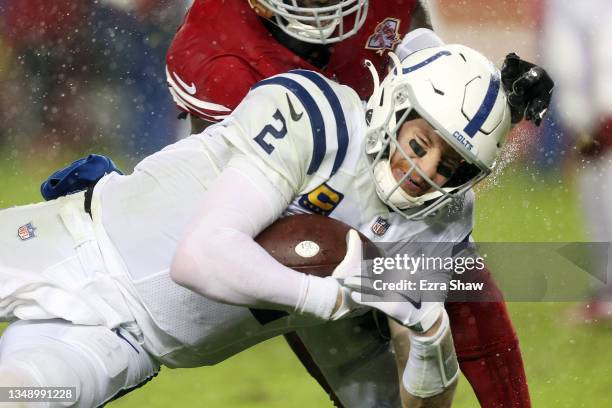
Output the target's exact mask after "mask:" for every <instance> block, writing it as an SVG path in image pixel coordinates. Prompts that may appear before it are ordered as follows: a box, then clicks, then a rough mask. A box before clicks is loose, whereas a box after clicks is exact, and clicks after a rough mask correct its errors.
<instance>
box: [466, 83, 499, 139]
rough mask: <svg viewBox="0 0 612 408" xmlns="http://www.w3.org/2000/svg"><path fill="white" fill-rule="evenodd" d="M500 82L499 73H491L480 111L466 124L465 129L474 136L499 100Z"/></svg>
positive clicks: (469, 134)
mask: <svg viewBox="0 0 612 408" xmlns="http://www.w3.org/2000/svg"><path fill="white" fill-rule="evenodd" d="M499 88H500V82H499V77H498V76H497V75H491V79H490V80H489V88H488V89H487V93H486V94H485V97H484V100H483V101H482V104H481V105H480V108H478V111H477V112H476V114H475V115H474V117H473V118H472V120H470V121H469V122H468V124H467V125H465V128H463V131H464V132H465V133H466V134H467V135H468V136H469V137H474V135H475V134H476V132H478V130H480V128H481V127H482V125H483V124H484V123H485V121H486V120H487V118H488V117H489V114H490V113H491V111H492V110H493V106H495V101H496V100H497V94H498V93H499Z"/></svg>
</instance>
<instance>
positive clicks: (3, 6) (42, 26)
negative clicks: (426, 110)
mask: <svg viewBox="0 0 612 408" xmlns="http://www.w3.org/2000/svg"><path fill="white" fill-rule="evenodd" d="M545 3H546V1H545V0H539V1H535V0H534V1H529V0H461V1H456V0H430V1H429V4H430V7H431V8H432V13H433V23H434V27H435V28H436V29H437V30H438V32H439V33H440V34H441V36H442V38H443V39H444V40H446V41H447V42H461V43H464V44H467V45H470V46H473V47H475V48H477V49H480V50H482V51H483V52H484V53H485V54H487V55H488V56H489V57H490V58H492V59H493V60H494V61H497V62H499V63H501V61H502V60H503V57H504V55H505V54H506V53H507V52H509V51H515V52H517V53H518V54H519V55H521V56H522V57H524V58H526V59H529V60H533V61H536V62H541V60H540V56H541V55H540V51H539V49H540V48H539V47H540V43H539V38H540V36H539V33H540V26H541V20H542V16H543V10H544V7H545ZM579 3H580V2H576V7H578V4H579ZM188 4H189V1H180V0H174V1H172V0H159V1H155V0H133V1H132V0H99V1H89V0H0V176H1V177H0V208H4V207H9V206H12V205H17V204H25V203H29V202H34V201H39V200H40V199H41V198H40V194H39V192H38V189H39V186H40V183H41V182H42V181H43V180H44V179H45V178H46V177H47V176H48V175H49V174H50V173H51V172H52V171H53V170H55V169H57V168H59V167H61V166H63V165H65V164H66V163H68V162H71V161H73V160H75V159H76V158H78V157H82V156H84V155H85V154H88V153H94V152H95V153H103V154H108V155H111V156H112V157H113V158H114V159H115V160H116V162H117V163H118V164H119V165H120V167H121V168H123V169H125V170H127V171H129V170H130V169H131V168H132V167H133V165H134V164H135V163H136V162H137V161H138V160H139V159H141V158H142V157H144V156H146V155H147V154H150V153H152V152H154V151H156V150H158V149H159V148H160V147H162V146H164V145H165V144H168V143H171V142H172V141H174V140H176V139H177V138H179V137H183V136H185V135H186V134H187V126H186V124H185V123H181V121H179V120H177V119H176V114H177V113H178V112H177V110H176V108H175V107H174V105H173V104H172V102H171V99H170V97H169V95H168V93H167V90H166V86H165V79H164V64H163V57H164V55H165V50H166V48H167V46H168V44H169V42H170V40H171V38H172V35H173V33H174V30H175V28H176V27H177V25H178V24H179V23H180V20H181V18H182V16H183V14H184V12H185V10H186V8H187V7H188ZM183 122H184V121H183ZM573 150H574V149H573V147H572V143H571V141H570V140H569V138H568V137H566V136H565V135H564V134H563V132H561V131H560V130H559V126H558V125H557V124H556V123H555V121H554V118H553V117H551V118H549V120H547V122H546V123H545V125H544V126H543V127H542V129H536V128H534V127H532V126H530V125H520V126H519V127H517V128H516V129H515V130H514V132H513V134H512V135H511V138H510V141H509V143H508V146H507V147H506V153H505V154H504V157H503V159H502V160H501V166H500V168H501V169H500V171H498V172H497V173H496V174H495V175H494V177H492V178H491V179H490V180H488V181H487V182H486V184H485V185H483V186H482V187H480V188H479V190H478V202H477V228H476V230H475V237H476V239H477V240H479V241H483V242H575V241H584V240H586V231H585V230H584V228H583V222H582V216H581V211H580V208H579V199H578V196H577V193H576V186H575V185H576V169H577V166H576V160H573V159H574V157H575V152H574V151H573ZM502 170H503V171H502ZM573 307H575V304H573V303H511V304H509V309H510V312H511V314H512V318H513V321H514V323H515V325H516V329H517V332H518V335H519V338H520V341H521V346H522V350H523V356H524V360H525V365H526V370H527V376H528V380H529V387H530V391H531V395H532V400H533V405H534V406H535V407H608V406H612V381H611V380H610V378H612V375H611V374H612V373H611V371H612V364H610V360H612V352H611V351H610V346H609V345H610V344H612V343H611V342H612V330H609V329H608V328H607V327H605V326H603V325H584V324H583V325H579V326H576V325H575V324H572V323H570V322H569V320H568V318H567V314H568V311H569V310H571V309H572V308H573ZM330 405H331V404H330V403H329V402H328V401H327V398H326V396H325V395H323V393H322V391H321V390H320V389H319V387H318V386H317V385H316V383H315V382H314V380H312V379H311V378H310V377H309V376H308V375H307V374H306V373H305V371H304V370H303V369H302V368H301V366H300V365H299V363H298V361H297V359H296V358H295V357H293V356H292V354H291V352H290V351H289V349H288V347H287V346H286V345H285V344H284V342H283V341H282V340H281V339H274V340H272V341H269V342H266V343H264V344H261V345H259V346H257V347H255V348H253V349H251V350H248V351H246V352H244V353H242V354H240V355H238V356H236V357H234V358H232V359H230V360H228V361H226V362H224V363H222V364H220V365H218V366H215V367H205V368H199V369H184V370H170V369H167V368H164V369H162V371H161V373H160V375H159V377H158V378H156V379H155V380H154V381H153V382H152V383H150V384H147V385H146V386H144V387H143V388H142V389H140V390H137V391H135V392H133V393H131V394H129V395H128V396H127V397H125V398H123V399H121V400H119V401H117V402H114V403H112V404H110V405H109V406H112V407H135V406H148V407H167V406H205V407H236V408H247V407H248V408H250V407H253V408H255V407H286V406H297V407H305V406H308V407H325V406H330ZM454 406H456V407H461V408H468V407H476V406H478V404H477V402H476V400H475V398H474V397H473V394H472V391H471V389H470V388H469V385H468V384H467V382H466V381H465V379H462V381H461V383H460V386H459V391H458V395H457V398H456V403H455V405H454Z"/></svg>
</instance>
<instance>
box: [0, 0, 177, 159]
mask: <svg viewBox="0 0 612 408" xmlns="http://www.w3.org/2000/svg"><path fill="white" fill-rule="evenodd" d="M180 4H181V2H178V4H177V2H176V1H170V0H166V1H152V0H135V1H133V0H112V1H110V0H106V1H101V2H92V1H89V0H51V1H49V0H0V15H1V16H2V23H1V27H0V34H1V36H2V38H1V39H0V49H1V50H2V52H0V64H2V65H0V66H2V67H5V69H3V70H2V71H0V112H1V113H0V120H1V123H2V125H0V145H2V144H3V143H4V144H8V145H9V146H11V147H14V148H17V149H23V148H25V147H28V146H30V145H33V146H35V148H36V147H39V148H44V149H47V148H48V147H49V146H52V147H56V148H59V147H64V148H73V147H78V148H79V149H81V150H82V149H83V148H90V147H93V146H95V147H96V148H97V149H98V150H100V149H102V150H107V148H109V147H110V148H113V147H114V148H119V149H122V150H124V151H127V152H128V153H129V154H131V155H133V156H134V159H137V158H139V157H142V156H144V155H147V154H149V153H151V152H153V151H156V150H159V149H160V148H161V147H162V146H164V145H166V144H168V143H171V142H173V141H174V139H175V137H174V135H175V133H176V132H175V127H176V124H177V122H176V120H175V116H176V112H175V109H174V106H173V104H172V103H171V99H170V97H169V96H168V92H167V90H166V84H165V74H164V56H165V52H166V49H167V48H168V44H169V42H170V40H171V38H172V36H173V34H174V31H175V29H176V27H177V26H178V23H179V21H180V19H181V18H182V16H183V14H184V12H185V7H182V6H181V5H180ZM118 6H121V8H119V7H118ZM3 54H4V55H6V57H5V58H4V59H3V60H2V55H3Z"/></svg>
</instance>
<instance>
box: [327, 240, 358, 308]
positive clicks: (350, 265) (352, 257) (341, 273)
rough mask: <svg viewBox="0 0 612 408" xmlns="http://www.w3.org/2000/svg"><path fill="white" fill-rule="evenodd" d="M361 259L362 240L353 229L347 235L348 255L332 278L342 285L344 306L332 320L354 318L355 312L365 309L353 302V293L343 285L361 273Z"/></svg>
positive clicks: (335, 270)
mask: <svg viewBox="0 0 612 408" xmlns="http://www.w3.org/2000/svg"><path fill="white" fill-rule="evenodd" d="M361 258H362V249H361V239H359V234H358V233H357V231H355V230H354V229H351V230H349V232H348V233H347V234H346V255H345V256H344V259H343V260H342V262H340V263H339V264H338V266H336V268H335V269H334V272H333V273H332V278H335V279H336V280H337V281H338V282H339V283H340V293H341V295H342V304H341V305H340V307H339V308H338V310H336V312H335V313H333V314H332V316H331V320H338V319H342V318H344V317H347V316H349V315H351V316H353V315H354V314H355V313H353V312H356V311H358V310H363V309H364V308H363V307H361V306H360V305H359V304H358V303H356V302H354V301H353V299H352V298H351V291H350V290H349V289H348V288H347V287H345V286H344V285H343V282H344V280H345V279H346V278H348V277H350V276H353V275H354V274H359V273H361Z"/></svg>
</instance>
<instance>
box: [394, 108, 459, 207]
mask: <svg viewBox="0 0 612 408" xmlns="http://www.w3.org/2000/svg"><path fill="white" fill-rule="evenodd" d="M398 142H399V145H400V146H401V148H402V149H403V150H404V152H406V154H407V155H408V157H410V159H412V161H413V162H414V163H416V165H417V166H418V167H419V168H420V169H421V171H422V172H423V173H425V175H427V177H429V178H430V179H431V180H432V181H434V182H435V183H436V184H438V185H439V186H443V185H444V184H445V183H446V182H447V181H448V179H450V178H451V176H452V175H453V173H454V172H455V170H457V168H458V167H459V165H460V164H461V162H462V160H463V159H462V158H461V156H460V155H459V154H458V153H457V152H456V151H455V150H454V149H453V148H452V147H451V146H450V145H449V144H448V143H446V142H445V141H444V139H442V137H441V136H440V135H438V133H436V132H435V130H434V128H433V127H431V126H430V125H429V123H427V122H426V121H425V120H424V119H421V118H419V119H414V120H409V121H406V122H405V123H404V124H403V125H402V128H401V129H400V132H399V136H398ZM390 163H391V171H392V172H393V177H394V178H395V179H396V180H397V181H399V180H401V179H402V177H404V175H405V174H406V173H407V172H409V171H410V169H411V168H412V165H411V164H410V162H409V161H408V160H406V159H405V158H404V156H402V154H401V153H400V152H399V151H397V150H396V151H395V153H394V154H393V156H392V157H391V162H390ZM401 187H402V189H403V190H404V191H405V192H406V193H408V194H409V195H411V196H412V197H419V196H422V195H423V194H425V193H428V192H430V191H433V187H431V186H430V185H429V183H428V182H427V181H426V180H425V179H424V178H423V177H422V176H421V175H420V174H419V173H418V172H417V171H416V170H413V171H412V173H411V174H410V177H408V178H407V179H406V180H405V181H404V182H403V183H402V185H401Z"/></svg>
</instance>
